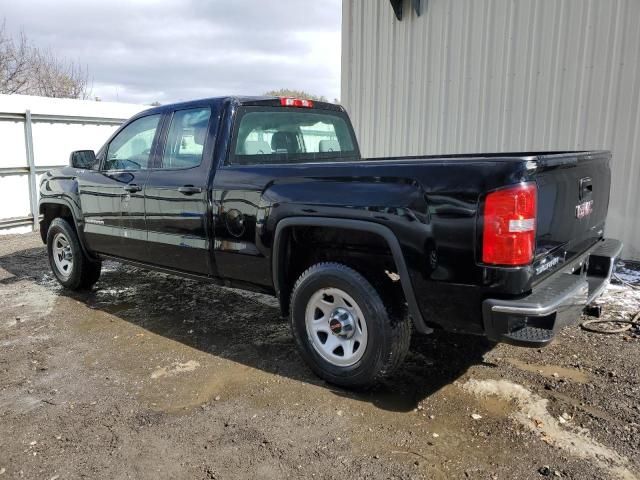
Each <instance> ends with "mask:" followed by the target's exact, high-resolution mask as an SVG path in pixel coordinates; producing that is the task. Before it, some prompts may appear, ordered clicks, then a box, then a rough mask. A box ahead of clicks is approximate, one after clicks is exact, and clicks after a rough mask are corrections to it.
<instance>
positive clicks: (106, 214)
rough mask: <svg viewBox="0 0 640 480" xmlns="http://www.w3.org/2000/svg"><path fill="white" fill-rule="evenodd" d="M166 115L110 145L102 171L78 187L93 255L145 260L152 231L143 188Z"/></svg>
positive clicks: (129, 128)
mask: <svg viewBox="0 0 640 480" xmlns="http://www.w3.org/2000/svg"><path fill="white" fill-rule="evenodd" d="M161 117H162V115H161V114H156V115H149V116H146V117H141V118H138V119H135V120H133V121H132V122H131V123H129V124H128V125H126V126H125V127H124V128H123V129H122V130H121V131H120V132H119V133H118V134H117V135H116V136H115V137H114V138H113V139H112V140H111V141H110V142H109V144H108V145H107V146H106V148H105V152H104V160H103V161H102V166H101V169H100V171H97V172H95V173H92V174H91V175H88V176H86V177H85V179H84V180H83V182H82V183H81V184H80V185H79V188H80V199H81V202H82V209H83V212H84V213H85V237H86V239H87V242H88V244H89V247H90V248H91V250H93V251H96V252H99V253H105V254H110V255H116V256H118V257H123V258H128V259H131V260H143V257H144V254H145V251H146V249H145V244H146V240H147V229H146V223H145V208H144V202H145V201H144V186H145V183H146V181H147V177H148V175H149V170H148V169H149V166H150V164H151V162H152V159H153V155H152V153H153V151H154V149H155V146H156V143H157V136H158V126H159V124H160V119H161Z"/></svg>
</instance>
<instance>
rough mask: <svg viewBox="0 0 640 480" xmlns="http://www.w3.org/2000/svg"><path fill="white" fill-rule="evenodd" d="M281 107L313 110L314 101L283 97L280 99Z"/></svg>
mask: <svg viewBox="0 0 640 480" xmlns="http://www.w3.org/2000/svg"><path fill="white" fill-rule="evenodd" d="M280 105H282V106H283V107H302V108H313V100H305V99H302V98H287V97H282V98H280Z"/></svg>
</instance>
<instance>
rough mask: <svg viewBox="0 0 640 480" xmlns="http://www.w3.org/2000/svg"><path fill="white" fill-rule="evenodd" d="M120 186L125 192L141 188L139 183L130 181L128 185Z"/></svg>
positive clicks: (132, 191)
mask: <svg viewBox="0 0 640 480" xmlns="http://www.w3.org/2000/svg"><path fill="white" fill-rule="evenodd" d="M122 188H123V189H124V191H125V192H129V193H134V192H139V191H140V190H142V187H141V186H139V185H136V184H135V183H130V184H129V185H125V186H124V187H122Z"/></svg>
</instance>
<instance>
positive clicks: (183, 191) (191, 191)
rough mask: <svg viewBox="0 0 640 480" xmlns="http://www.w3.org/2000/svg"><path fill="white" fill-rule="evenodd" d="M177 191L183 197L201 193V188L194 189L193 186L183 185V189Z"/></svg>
mask: <svg viewBox="0 0 640 480" xmlns="http://www.w3.org/2000/svg"><path fill="white" fill-rule="evenodd" d="M178 191H179V192H180V193H181V194H183V195H193V194H194V193H201V192H202V188H200V187H194V186H193V185H185V186H184V187H180V188H178Z"/></svg>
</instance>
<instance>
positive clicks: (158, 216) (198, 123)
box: [145, 105, 217, 275]
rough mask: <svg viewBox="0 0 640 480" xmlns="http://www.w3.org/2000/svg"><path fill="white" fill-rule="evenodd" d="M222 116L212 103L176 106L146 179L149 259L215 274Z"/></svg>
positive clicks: (155, 262) (156, 263)
mask: <svg viewBox="0 0 640 480" xmlns="http://www.w3.org/2000/svg"><path fill="white" fill-rule="evenodd" d="M216 118H217V116H216V115H212V107H211V106H210V105H202V106H192V107H188V108H185V109H180V110H175V111H173V112H171V114H170V118H168V120H167V124H168V127H167V129H166V135H165V140H164V142H163V144H162V145H160V147H159V150H158V157H157V163H156V164H155V165H154V168H153V169H151V170H150V171H149V176H148V178H147V179H146V188H145V206H146V219H147V230H148V242H149V244H148V249H147V259H146V261H148V262H149V263H152V264H154V265H158V266H162V267H167V268H171V269H175V270H180V271H184V272H188V273H195V274H201V275H215V269H214V266H213V263H212V262H211V256H210V235H209V230H210V229H211V225H210V221H209V195H208V179H209V172H210V169H211V163H212V156H213V155H212V149H213V145H212V144H213V140H212V137H213V132H215V129H216V128H217V119H216Z"/></svg>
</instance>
